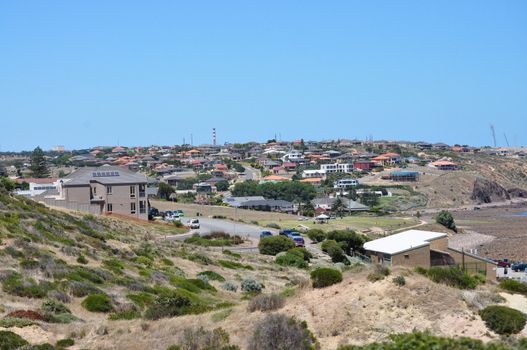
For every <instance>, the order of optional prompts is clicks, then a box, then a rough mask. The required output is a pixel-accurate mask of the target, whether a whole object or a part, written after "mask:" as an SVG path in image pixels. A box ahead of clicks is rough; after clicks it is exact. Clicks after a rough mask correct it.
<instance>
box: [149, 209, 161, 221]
mask: <svg viewBox="0 0 527 350" xmlns="http://www.w3.org/2000/svg"><path fill="white" fill-rule="evenodd" d="M156 216H159V210H158V209H157V208H154V207H151V208H150V209H149V210H148V220H154V218H155V217H156Z"/></svg>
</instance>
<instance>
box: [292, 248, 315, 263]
mask: <svg viewBox="0 0 527 350" xmlns="http://www.w3.org/2000/svg"><path fill="white" fill-rule="evenodd" d="M287 252H288V253H292V254H296V255H298V256H300V257H301V258H302V259H304V260H305V261H307V262H309V261H310V260H311V259H312V258H313V254H311V253H310V252H309V250H307V249H306V248H303V247H298V248H292V249H289V250H288V251H287Z"/></svg>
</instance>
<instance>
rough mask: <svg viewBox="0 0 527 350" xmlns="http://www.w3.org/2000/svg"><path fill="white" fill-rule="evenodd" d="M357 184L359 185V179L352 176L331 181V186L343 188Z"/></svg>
mask: <svg viewBox="0 0 527 350" xmlns="http://www.w3.org/2000/svg"><path fill="white" fill-rule="evenodd" d="M358 185H359V180H357V179H352V178H347V179H340V180H337V181H335V182H334V183H333V188H336V189H345V188H349V187H353V186H358Z"/></svg>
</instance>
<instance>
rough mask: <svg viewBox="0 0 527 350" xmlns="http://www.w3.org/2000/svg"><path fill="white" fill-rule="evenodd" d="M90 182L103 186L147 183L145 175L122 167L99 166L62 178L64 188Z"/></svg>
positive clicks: (77, 171) (80, 170) (83, 169)
mask: <svg viewBox="0 0 527 350" xmlns="http://www.w3.org/2000/svg"><path fill="white" fill-rule="evenodd" d="M92 182H98V183H100V184H103V185H112V184H137V183H144V184H146V183H147V178H146V176H145V175H142V174H139V173H135V172H133V171H129V170H127V169H125V168H122V167H114V166H101V167H86V168H80V169H78V170H76V171H75V172H73V173H71V174H70V175H68V176H67V177H65V178H64V186H65V187H69V186H82V185H88V184H90V183H92Z"/></svg>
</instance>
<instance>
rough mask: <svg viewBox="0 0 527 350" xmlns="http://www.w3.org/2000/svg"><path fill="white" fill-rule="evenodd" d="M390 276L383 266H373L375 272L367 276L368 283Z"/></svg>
mask: <svg viewBox="0 0 527 350" xmlns="http://www.w3.org/2000/svg"><path fill="white" fill-rule="evenodd" d="M388 275H390V268H388V267H387V266H384V265H380V264H378V265H375V271H374V272H372V273H370V274H369V275H368V277H367V278H368V281H371V282H376V281H381V280H383V279H384V278H385V277H386V276H388Z"/></svg>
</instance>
